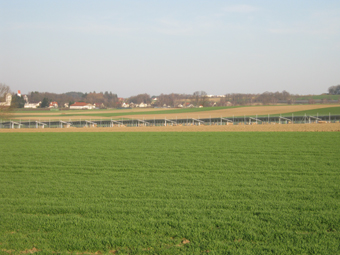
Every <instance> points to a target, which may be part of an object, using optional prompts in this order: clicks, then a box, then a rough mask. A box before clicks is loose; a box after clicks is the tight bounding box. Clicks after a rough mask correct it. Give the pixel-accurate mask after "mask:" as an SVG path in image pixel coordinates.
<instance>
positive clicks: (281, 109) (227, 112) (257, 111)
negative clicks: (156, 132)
mask: <svg viewBox="0 0 340 255" xmlns="http://www.w3.org/2000/svg"><path fill="white" fill-rule="evenodd" d="M339 106H340V105H334V104H333V105H275V106H249V107H238V108H227V109H221V110H209V111H201V112H188V113H167V110H168V109H164V113H161V114H138V112H145V111H158V110H161V109H154V108H147V109H129V110H112V111H98V112H96V111H91V112H89V111H84V112H80V113H79V116H67V114H65V115H62V116H60V113H59V115H58V116H49V117H30V115H26V114H23V113H21V116H22V115H25V116H26V117H20V119H21V120H28V119H39V120H59V119H60V120H69V119H73V120H78V119H80V118H81V119H83V120H84V119H92V120H93V119H111V118H112V119H120V118H127V119H154V118H155V119H164V118H167V119H176V118H178V119H185V118H210V117H212V118H214V117H215V118H216V117H217V118H218V117H232V116H243V115H245V116H251V115H267V114H280V113H288V112H295V111H305V110H311V109H320V108H326V107H339ZM78 112H79V111H77V112H72V111H71V112H70V114H75V113H76V114H78ZM116 112H119V113H122V112H127V113H131V112H136V114H133V115H122V116H119V117H100V116H89V115H86V114H88V113H91V114H95V113H116ZM48 114H49V113H48ZM53 114H54V113H53ZM35 115H37V114H35ZM42 115H43V114H42ZM45 115H46V113H45ZM51 115H52V114H51ZM13 117H14V118H15V116H13Z"/></svg>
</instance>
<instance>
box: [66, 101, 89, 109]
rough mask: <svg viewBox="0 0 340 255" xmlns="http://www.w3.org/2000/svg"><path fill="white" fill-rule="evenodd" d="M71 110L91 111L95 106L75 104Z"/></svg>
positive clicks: (82, 103) (81, 103)
mask: <svg viewBox="0 0 340 255" xmlns="http://www.w3.org/2000/svg"><path fill="white" fill-rule="evenodd" d="M70 109H71V110H90V109H94V106H93V105H92V104H89V103H84V102H75V103H74V104H71V105H70Z"/></svg>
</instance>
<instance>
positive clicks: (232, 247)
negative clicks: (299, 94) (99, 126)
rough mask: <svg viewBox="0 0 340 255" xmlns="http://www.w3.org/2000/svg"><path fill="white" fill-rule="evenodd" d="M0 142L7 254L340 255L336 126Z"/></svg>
mask: <svg viewBox="0 0 340 255" xmlns="http://www.w3.org/2000/svg"><path fill="white" fill-rule="evenodd" d="M0 141H1V149H0V158H1V164H0V176H1V178H0V253H1V252H2V253H3V254H8V253H11V254H21V252H23V251H26V250H29V249H33V248H34V249H37V250H40V251H41V253H42V254H51V253H52V252H54V253H57V254H70V253H73V254H76V253H77V254H89V253H83V252H91V253H94V252H96V251H100V252H102V254H109V253H110V252H111V253H113V252H116V254H205V253H209V254H339V253H340V233H339V230H340V175H339V169H340V167H339V154H340V146H339V141H340V133H338V132H332V133H328V132H327V133H326V132H325V133H314V132H311V133H308V132H307V133H295V132H293V133H262V132H261V133H223V132H221V133H209V132H207V133H201V132H199V133H195V132H193V133H189V132H188V133H186V132H184V133H163V132H162V133H153V132H151V133H0ZM186 240H188V241H190V242H188V243H185V242H187V241H186ZM183 241H184V243H183Z"/></svg>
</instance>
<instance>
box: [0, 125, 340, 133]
mask: <svg viewBox="0 0 340 255" xmlns="http://www.w3.org/2000/svg"><path fill="white" fill-rule="evenodd" d="M339 131H340V123H324V124H315V123H313V124H281V125H280V124H263V125H222V126H220V125H216V126H204V125H201V126H166V127H112V128H110V127H106V128H44V129H42V128H39V129H35V128H31V129H28V128H26V129H0V133H5V132H8V133H16V132H19V133H21V132H23V133H24V132H339Z"/></svg>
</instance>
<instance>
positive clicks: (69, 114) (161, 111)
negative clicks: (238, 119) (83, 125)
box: [15, 106, 245, 118]
mask: <svg viewBox="0 0 340 255" xmlns="http://www.w3.org/2000/svg"><path fill="white" fill-rule="evenodd" d="M238 107H245V106H228V107H227V106H220V107H205V108H181V109H178V108H177V109H171V110H168V109H161V108H159V109H158V108H154V109H155V110H154V111H135V112H131V111H128V112H127V111H126V110H125V109H120V110H121V112H108V111H110V110H100V111H101V112H99V113H98V112H95V113H91V112H93V111H98V110H81V111H79V110H75V111H73V110H68V111H63V112H60V114H58V115H51V114H48V113H46V114H44V115H30V117H32V118H33V117H40V118H41V117H56V116H60V117H81V116H82V115H83V113H84V112H87V113H86V116H93V117H119V116H127V115H152V114H173V113H178V114H180V113H191V112H206V111H216V110H222V109H231V108H238ZM17 113H21V112H20V111H18V112H17ZM65 113H66V114H67V115H65ZM79 113H82V114H79ZM15 117H16V118H20V117H27V115H24V114H23V115H17V116H15Z"/></svg>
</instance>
